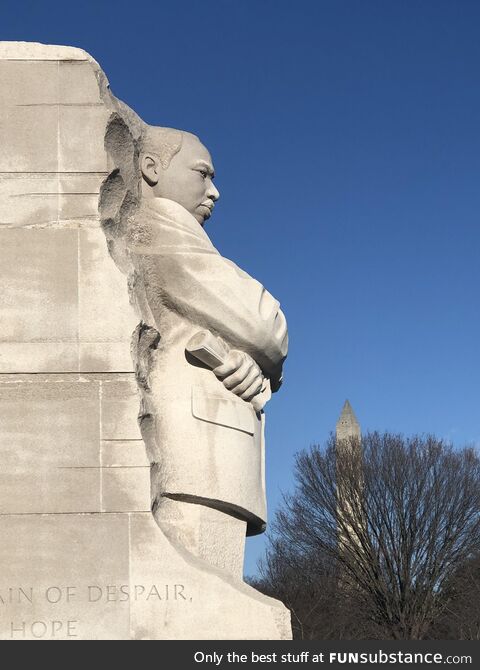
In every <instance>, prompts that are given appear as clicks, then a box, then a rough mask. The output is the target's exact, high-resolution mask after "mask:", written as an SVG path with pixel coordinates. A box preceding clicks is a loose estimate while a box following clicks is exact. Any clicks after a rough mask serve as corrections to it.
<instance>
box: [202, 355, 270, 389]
mask: <svg viewBox="0 0 480 670" xmlns="http://www.w3.org/2000/svg"><path fill="white" fill-rule="evenodd" d="M213 372H214V373H215V374H216V376H217V377H218V378H219V379H221V380H222V382H223V385H224V386H225V388H227V389H228V390H229V391H231V392H232V393H234V394H235V395H238V396H240V398H242V399H243V400H247V401H248V400H251V399H252V398H253V397H254V396H255V395H257V393H259V392H260V391H261V390H262V387H263V375H262V371H261V370H260V368H259V367H258V365H257V364H256V363H255V361H254V360H253V358H251V357H250V356H249V355H248V354H245V353H244V352H243V351H238V350H236V349H232V350H231V351H230V352H229V353H228V355H227V357H226V360H225V362H224V363H223V365H220V366H218V368H215V369H214V370H213Z"/></svg>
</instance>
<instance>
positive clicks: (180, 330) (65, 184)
mask: <svg viewBox="0 0 480 670" xmlns="http://www.w3.org/2000/svg"><path fill="white" fill-rule="evenodd" d="M0 89H1V92H2V96H1V103H0V273H1V284H2V292H1V294H0V315H1V321H0V537H1V542H0V639H2V640H35V639H47V640H52V639H58V640H88V639H116V640H128V639H211V640H213V639H270V640H274V639H290V637H291V627H290V614H289V612H288V611H287V610H286V608H285V607H284V606H283V605H282V604H281V603H280V602H278V601H276V600H274V599H272V598H268V597H266V596H264V595H263V594H261V593H259V592H258V591H256V590H255V589H253V588H252V587H250V586H249V585H248V584H246V583H244V581H243V578H242V574H243V556H244V546H245V537H246V536H247V535H253V534H256V533H261V532H263V530H264V529H265V524H266V500H265V472H264V459H265V453H264V449H265V445H264V420H265V414H264V406H265V404H266V402H267V401H268V400H269V399H270V396H271V393H272V392H275V391H277V390H278V389H279V387H280V384H281V380H282V363H283V361H284V359H285V357H286V354H287V329H286V322H285V318H284V316H283V314H282V312H281V310H280V307H279V303H278V302H277V300H275V298H273V297H272V296H271V295H270V293H268V292H267V291H266V290H265V289H264V288H263V286H262V285H261V284H260V283H259V282H257V281H256V280H255V279H253V278H252V277H250V276H249V275H248V274H247V273H245V272H243V271H242V270H241V269H240V268H239V267H237V266H236V265H235V264H234V263H232V262H231V261H230V260H228V259H226V258H224V257H222V256H221V255H220V254H219V252H218V251H217V250H216V249H215V247H214V246H213V245H212V243H211V241H210V239H209V237H208V235H207V233H206V232H205V229H204V224H205V222H206V221H207V219H208V218H209V217H210V215H211V214H212V212H213V209H214V206H215V203H216V201H217V200H218V198H219V192H218V190H217V188H216V187H215V185H214V182H213V178H214V167H213V163H212V159H211V156H210V154H209V152H208V150H207V149H206V148H205V146H204V145H203V144H202V143H201V142H200V140H199V139H198V138H197V137H196V136H195V135H193V134H191V133H189V132H185V131H179V130H174V129H170V128H163V127H160V126H148V125H147V124H145V123H144V122H143V121H142V120H141V119H140V118H139V117H138V116H137V115H136V114H135V112H134V111H133V110H131V109H130V108H129V107H127V106H126V105H125V104H124V103H122V102H121V101H119V100H118V99H116V98H115V97H114V96H113V94H112V93H111V91H110V89H109V86H108V81H107V79H106V76H105V74H104V73H103V72H102V70H101V68H100V66H99V65H98V64H97V63H96V62H95V60H94V59H93V58H92V57H91V56H89V55H88V54H87V53H85V52H84V51H82V50H81V49H77V48H72V47H64V46H45V45H41V44H34V43H19V42H1V43H0ZM132 333H133V335H132Z"/></svg>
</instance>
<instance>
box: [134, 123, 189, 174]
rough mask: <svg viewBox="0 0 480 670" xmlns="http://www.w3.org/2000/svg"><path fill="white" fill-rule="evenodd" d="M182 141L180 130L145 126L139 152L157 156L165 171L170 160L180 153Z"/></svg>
mask: <svg viewBox="0 0 480 670" xmlns="http://www.w3.org/2000/svg"><path fill="white" fill-rule="evenodd" d="M182 141H183V133H182V131H181V130H175V129H174V128H162V127H161V126H147V125H145V126H144V131H143V133H142V137H141V143H140V152H141V153H148V152H151V153H152V154H155V155H156V156H158V158H159V160H160V164H161V166H162V168H163V169H164V170H166V169H167V168H168V166H169V165H170V161H171V160H172V158H173V157H174V156H175V154H177V153H178V152H179V151H180V149H181V147H182Z"/></svg>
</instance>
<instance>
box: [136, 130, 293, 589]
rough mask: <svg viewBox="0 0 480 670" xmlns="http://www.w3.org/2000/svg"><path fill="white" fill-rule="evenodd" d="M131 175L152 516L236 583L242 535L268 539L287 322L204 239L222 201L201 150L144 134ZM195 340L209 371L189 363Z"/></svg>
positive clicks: (181, 138) (168, 135)
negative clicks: (137, 181)
mask: <svg viewBox="0 0 480 670" xmlns="http://www.w3.org/2000/svg"><path fill="white" fill-rule="evenodd" d="M138 164H139V168H140V171H141V186H140V189H139V195H140V198H139V200H140V202H139V205H138V207H137V209H136V211H135V212H134V214H133V216H131V217H130V220H129V224H128V228H127V240H126V245H127V254H128V256H129V258H130V262H131V263H132V267H133V272H131V278H130V285H131V290H132V294H133V296H134V301H135V303H136V306H137V309H138V311H139V313H140V316H141V319H142V322H141V324H140V326H139V327H138V328H137V331H136V333H135V336H134V348H133V353H134V358H135V362H136V368H137V379H138V382H139V387H140V390H141V394H142V408H141V413H140V426H141V429H142V435H143V438H144V441H145V443H146V445H147V451H148V455H149V458H150V462H151V465H152V467H151V472H152V510H153V513H154V516H155V519H156V521H157V523H158V525H159V526H160V528H161V529H162V530H163V531H164V532H165V534H166V535H167V537H168V538H169V539H170V541H172V542H173V543H174V544H175V545H176V546H177V548H180V549H183V550H185V549H186V550H187V551H188V552H189V553H190V554H191V555H194V556H196V557H197V558H200V559H203V560H204V561H207V563H209V564H210V565H215V566H216V567H220V568H222V569H224V570H227V571H228V572H230V573H231V574H236V575H238V576H241V572H242V566H243V550H244V540H245V535H246V534H247V535H248V534H251V535H253V534H257V533H260V532H262V531H263V530H264V528H265V519H266V501H265V485H264V438H263V432H264V430H263V429H264V414H263V410H262V407H263V405H264V404H265V402H266V401H267V400H268V399H269V397H270V395H271V391H276V390H278V388H279V386H280V383H281V375H282V363H283V361H284V359H285V357H286V354H287V340H288V337H287V327H286V322H285V318H284V315H283V313H282V312H281V310H280V308H279V303H278V301H277V300H275V299H274V298H273V297H272V296H271V295H270V293H268V292H267V291H266V290H265V289H264V288H263V286H262V285H261V284H260V283H259V282H258V281H256V280H255V279H253V278H252V277H250V276H249V275H248V274H247V273H245V272H243V271H242V270H241V269H240V268H238V267H237V266H236V265H235V264H234V263H232V262H231V261H230V260H228V259H226V258H223V257H222V256H221V255H220V254H219V253H218V251H217V250H216V249H215V248H214V246H213V245H212V243H211V241H210V240H209V238H208V236H207V234H206V233H205V231H204V228H203V226H204V224H205V222H206V220H207V219H208V218H209V217H210V216H211V214H212V211H213V209H214V207H215V203H216V202H217V200H218V198H219V192H218V190H217V188H216V186H215V185H214V182H213V180H214V168H213V164H212V159H211V157H210V154H209V152H208V151H207V149H206V148H205V147H204V146H203V144H202V143H201V142H200V140H199V139H198V138H197V137H196V136H194V135H192V134H190V133H187V132H181V131H178V130H173V129H169V128H159V127H152V126H145V128H144V130H143V133H142V137H141V143H140V155H139V159H138ZM199 335H200V339H202V338H205V337H206V338H207V341H209V342H210V345H212V346H213V349H215V350H216V353H217V359H216V362H213V363H212V362H210V363H208V361H207V363H205V362H202V357H200V360H199V358H198V357H197V356H195V355H193V354H192V353H191V347H189V343H190V342H191V341H192V337H193V338H195V336H196V337H197V338H198V336H199ZM212 343H213V344H212ZM207 348H208V347H207ZM203 360H204V361H205V358H204V359H203ZM214 360H215V358H214Z"/></svg>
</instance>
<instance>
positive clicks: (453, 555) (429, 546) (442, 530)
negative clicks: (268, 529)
mask: <svg viewBox="0 0 480 670" xmlns="http://www.w3.org/2000/svg"><path fill="white" fill-rule="evenodd" d="M349 446H350V448H342V449H338V448H337V447H338V445H336V444H335V439H334V438H333V437H332V438H331V440H330V441H329V443H328V444H327V446H326V448H325V449H321V448H319V447H318V446H314V447H312V448H311V449H310V450H309V451H304V452H301V453H300V454H299V455H298V456H297V459H296V489H295V492H294V493H293V494H292V495H289V496H286V497H285V498H284V502H283V505H282V507H281V509H280V511H279V512H278V513H277V515H276V519H275V522H274V540H273V544H272V545H271V548H270V550H269V553H268V554H267V557H266V563H265V565H264V568H263V572H262V578H263V581H264V583H265V584H268V583H270V585H274V584H275V581H274V579H272V577H273V578H274V575H272V574H270V575H269V574H268V571H272V570H273V571H275V570H277V572H278V571H279V568H278V566H277V567H275V560H276V561H277V563H279V564H281V565H282V566H285V565H288V564H290V565H291V566H292V570H293V572H294V573H295V571H296V580H297V587H298V588H300V585H301V584H302V583H303V582H302V580H303V579H304V575H307V582H306V584H311V583H312V580H314V574H315V570H316V569H317V568H316V567H315V562H313V563H312V557H324V559H322V560H323V561H325V560H326V559H327V558H328V560H329V561H330V565H331V566H334V568H332V569H331V570H330V575H332V574H333V573H334V572H336V575H337V577H336V582H335V583H336V589H337V595H338V594H341V598H340V600H342V599H343V600H344V601H347V602H348V601H349V602H350V607H354V606H355V605H354V604H355V603H356V606H357V607H358V614H359V615H360V616H362V617H364V621H365V623H366V624H367V623H368V625H367V626H366V627H365V630H364V632H363V634H364V636H365V637H377V638H378V637H381V638H393V639H420V638H423V637H426V636H427V635H428V631H429V629H430V628H431V626H432V623H433V622H434V621H435V620H437V619H438V618H439V617H440V616H441V615H442V613H443V612H444V611H445V608H446V607H447V603H448V598H447V597H446V585H447V583H449V580H451V579H452V578H453V575H454V574H455V573H456V572H457V571H458V569H459V568H460V566H461V565H463V564H464V563H465V562H466V561H467V560H468V559H469V558H470V557H471V556H472V555H473V554H474V553H475V552H476V551H478V550H479V548H480V459H479V457H478V455H477V453H476V452H475V451H474V450H473V449H469V448H465V449H461V450H454V449H453V448H452V446H450V445H448V444H446V443H445V442H443V441H442V440H437V439H435V438H434V437H431V436H427V437H425V438H421V437H412V438H404V437H403V436H401V435H392V434H389V433H385V434H379V433H370V434H367V435H364V436H363V437H362V440H361V444H360V443H359V442H358V440H357V441H355V440H353V439H352V441H351V444H350V445H349ZM286 548H288V551H287V549H286ZM286 557H289V559H288V561H286ZM323 564H324V565H325V563H323ZM302 565H303V568H302ZM307 565H308V566H310V568H311V569H309V568H307V567H306V566H307ZM282 569H284V567H283V568H282ZM299 570H301V571H302V572H299ZM312 571H313V572H312ZM318 574H319V575H320V574H325V573H318ZM287 577H288V575H285V574H284V575H283V576H282V574H281V573H280V574H278V577H277V579H278V581H277V584H278V583H279V581H281V580H282V579H286V578H287ZM320 581H321V580H320ZM282 588H283V589H285V586H282ZM306 588H309V587H308V586H306ZM276 595H277V596H279V593H278V591H277V593H276ZM289 596H290V597H291V590H290V592H289ZM280 597H281V595H280ZM318 598H320V599H318ZM296 599H297V601H298V600H301V599H300V597H299V595H297V598H296ZM317 599H318V600H317V609H315V607H314V606H312V612H315V611H318V610H319V609H320V610H321V608H322V607H323V605H322V601H321V596H318V595H317ZM287 605H288V602H287ZM294 609H295V608H294ZM295 616H298V613H295V611H294V618H295ZM302 616H303V617H307V619H308V616H309V615H308V613H307V611H306V609H305V608H304V607H302ZM338 623H341V622H340V621H337V624H338ZM306 625H307V622H306V621H305V620H304V621H302V626H303V628H304V629H305V626H306ZM358 634H359V629H358V626H357V629H356V630H355V631H354V632H353V634H352V632H350V635H349V636H350V637H358Z"/></svg>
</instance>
